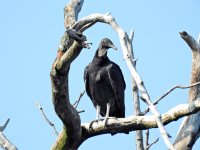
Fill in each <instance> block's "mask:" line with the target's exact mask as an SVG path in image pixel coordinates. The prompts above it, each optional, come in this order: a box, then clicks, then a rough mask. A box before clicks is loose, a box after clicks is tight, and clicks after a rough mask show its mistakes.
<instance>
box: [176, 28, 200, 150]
mask: <svg viewBox="0 0 200 150" xmlns="http://www.w3.org/2000/svg"><path fill="white" fill-rule="evenodd" d="M180 36H181V37H182V39H183V40H184V41H185V42H186V43H187V44H188V46H189V47H190V48H191V50H192V71H191V79H190V83H191V84H194V83H197V82H200V78H199V77H200V43H199V42H198V41H196V40H195V39H194V38H193V37H192V36H191V35H189V34H188V33H187V32H185V31H183V32H180ZM199 97H200V85H197V86H193V87H191V88H190V90H189V102H193V101H196V99H197V98H199ZM199 122H200V112H197V113H196V114H193V115H190V116H188V117H186V118H185V119H184V120H183V123H182V124H181V126H180V129H179V131H178V134H177V137H176V140H175V142H174V147H175V148H176V149H177V150H190V149H192V147H193V145H194V144H195V142H196V141H197V139H198V138H199V137H200V131H199V128H200V124H199Z"/></svg>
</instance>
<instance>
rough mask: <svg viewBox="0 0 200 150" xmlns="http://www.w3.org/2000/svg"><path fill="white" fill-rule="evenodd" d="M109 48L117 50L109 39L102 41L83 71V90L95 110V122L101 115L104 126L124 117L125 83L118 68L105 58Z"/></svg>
mask: <svg viewBox="0 0 200 150" xmlns="http://www.w3.org/2000/svg"><path fill="white" fill-rule="evenodd" d="M109 48H113V49H115V50H117V48H116V46H115V45H114V44H113V42H112V41H111V40H110V39H108V38H104V39H102V40H101V42H100V44H99V46H98V49H97V50H96V53H95V55H94V58H93V60H92V62H91V63H89V65H87V66H86V67H85V70H84V82H85V89H86V93H87V95H88V96H89V97H90V99H91V101H92V103H93V105H94V107H95V108H96V111H97V112H96V120H97V121H98V120H100V117H99V116H100V115H101V116H102V117H104V123H105V125H106V122H107V119H108V118H112V117H115V118H124V117H125V104H124V91H125V89H126V83H125V81H124V77H123V74H122V71H121V69H120V67H119V66H118V65H117V64H116V63H114V62H113V61H111V60H110V59H109V58H108V56H107V52H108V49H109Z"/></svg>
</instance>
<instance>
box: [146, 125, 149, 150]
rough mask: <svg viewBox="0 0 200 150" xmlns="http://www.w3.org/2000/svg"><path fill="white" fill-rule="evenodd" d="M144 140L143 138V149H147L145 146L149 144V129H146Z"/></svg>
mask: <svg viewBox="0 0 200 150" xmlns="http://www.w3.org/2000/svg"><path fill="white" fill-rule="evenodd" d="M145 135H146V140H145V149H146V150H147V147H148V145H149V129H147V130H146V133H145Z"/></svg>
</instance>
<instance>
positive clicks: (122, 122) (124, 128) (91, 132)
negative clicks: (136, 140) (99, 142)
mask: <svg viewBox="0 0 200 150" xmlns="http://www.w3.org/2000/svg"><path fill="white" fill-rule="evenodd" d="M199 110H200V101H199V100H197V101H194V102H192V103H190V104H181V105H178V106H176V107H174V108H172V109H171V110H169V111H168V112H166V113H164V114H163V115H162V117H161V118H162V122H163V124H164V125H166V124H168V123H170V122H172V121H176V120H178V119H180V118H182V117H183V116H187V115H190V114H194V113H196V112H197V111H199ZM90 127H91V128H90ZM157 127H158V125H157V122H156V119H155V117H154V115H148V116H129V117H126V118H116V119H114V118H113V119H108V123H107V126H106V127H105V126H104V123H103V121H99V122H98V123H96V122H94V123H93V124H92V125H90V123H84V124H82V130H83V131H84V135H83V136H82V142H83V141H85V140H86V139H88V138H90V137H93V136H97V135H100V134H108V133H125V132H128V131H135V130H146V129H150V128H157Z"/></svg>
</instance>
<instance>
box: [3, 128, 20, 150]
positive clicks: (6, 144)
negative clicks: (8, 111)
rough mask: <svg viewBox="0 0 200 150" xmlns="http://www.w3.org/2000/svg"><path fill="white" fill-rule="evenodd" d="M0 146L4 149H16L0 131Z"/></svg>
mask: <svg viewBox="0 0 200 150" xmlns="http://www.w3.org/2000/svg"><path fill="white" fill-rule="evenodd" d="M0 146H1V148H3V149H5V150H17V147H16V146H14V145H13V144H12V143H11V142H10V141H9V140H8V139H7V138H6V137H5V136H4V135H3V133H2V132H0Z"/></svg>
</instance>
